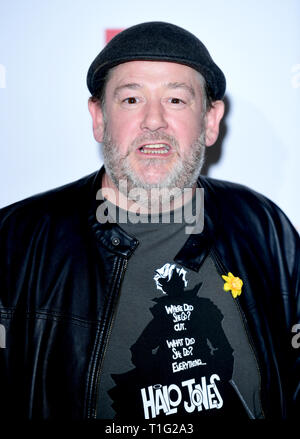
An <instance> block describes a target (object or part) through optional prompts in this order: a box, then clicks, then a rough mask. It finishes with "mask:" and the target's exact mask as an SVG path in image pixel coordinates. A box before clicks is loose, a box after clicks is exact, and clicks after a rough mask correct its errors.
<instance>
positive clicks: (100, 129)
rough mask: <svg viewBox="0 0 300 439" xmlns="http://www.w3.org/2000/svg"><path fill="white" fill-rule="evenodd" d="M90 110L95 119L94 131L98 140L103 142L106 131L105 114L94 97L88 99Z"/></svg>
mask: <svg viewBox="0 0 300 439" xmlns="http://www.w3.org/2000/svg"><path fill="white" fill-rule="evenodd" d="M88 106H89V112H90V114H91V116H92V121H93V133H94V137H95V139H96V140H97V142H99V143H101V142H102V140H103V133H104V116H103V111H102V108H101V106H100V104H99V102H98V101H94V100H93V99H92V98H90V99H89V101H88Z"/></svg>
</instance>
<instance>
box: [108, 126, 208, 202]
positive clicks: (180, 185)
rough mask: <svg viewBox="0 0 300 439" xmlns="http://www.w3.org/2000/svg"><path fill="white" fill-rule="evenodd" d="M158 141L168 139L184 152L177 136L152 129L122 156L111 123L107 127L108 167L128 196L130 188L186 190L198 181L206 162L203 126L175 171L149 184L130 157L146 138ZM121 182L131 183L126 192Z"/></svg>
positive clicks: (155, 163) (150, 162) (149, 161)
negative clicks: (110, 126)
mask: <svg viewBox="0 0 300 439" xmlns="http://www.w3.org/2000/svg"><path fill="white" fill-rule="evenodd" d="M157 140H161V141H164V140H165V141H167V142H168V143H169V144H171V146H172V147H173V148H175V150H176V151H177V152H178V151H180V148H179V145H178V142H177V141H176V139H175V138H174V137H172V136H169V135H168V134H165V133H160V132H154V133H151V132H149V133H147V134H144V135H142V136H140V137H138V138H137V139H136V140H135V141H134V142H133V144H132V145H131V148H130V149H129V151H128V153H127V154H126V155H125V156H121V154H120V153H119V148H118V145H117V144H116V143H115V142H114V141H113V139H112V136H111V135H110V133H109V132H108V129H107V126H105V128H104V135H103V142H102V153H103V161H104V167H105V170H106V172H107V174H108V175H109V177H110V178H111V180H112V181H113V183H114V185H115V186H116V187H117V188H118V189H119V191H120V192H122V193H124V195H125V196H127V195H128V192H129V191H131V190H132V189H135V188H139V189H140V188H142V189H144V190H146V191H150V190H151V189H153V188H158V189H168V190H170V191H171V190H173V189H174V188H177V189H179V190H180V191H181V192H183V189H184V188H191V187H193V186H194V184H195V183H196V181H197V178H198V176H199V174H200V171H201V169H202V167H203V164H204V157H205V129H204V128H203V129H202V131H201V133H200V135H199V137H198V138H197V139H196V140H195V141H194V143H193V144H192V147H191V149H190V155H189V156H188V158H186V159H182V158H180V157H179V160H178V162H177V163H176V165H175V166H174V168H173V169H172V171H171V172H170V173H169V174H168V175H167V176H166V177H165V178H164V179H163V180H162V181H160V182H159V183H156V184H148V183H147V182H145V181H143V180H142V179H141V178H140V177H139V176H138V175H137V174H136V173H135V171H134V170H133V169H132V167H131V165H130V160H129V153H130V151H133V150H134V149H135V148H136V147H137V146H138V145H139V144H141V143H142V142H144V141H150V142H151V141H157ZM145 160H146V164H148V165H149V166H157V167H159V166H160V165H161V163H160V161H159V160H158V159H155V158H149V159H145ZM120 181H123V182H124V181H126V182H127V186H126V193H125V192H124V187H123V185H122V184H121V185H120Z"/></svg>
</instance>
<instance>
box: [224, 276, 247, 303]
mask: <svg viewBox="0 0 300 439" xmlns="http://www.w3.org/2000/svg"><path fill="white" fill-rule="evenodd" d="M222 278H223V279H224V280H225V284H224V290H225V291H231V294H232V297H233V298H234V299H235V298H236V297H237V296H239V295H240V294H241V292H242V286H243V281H242V279H240V278H239V277H236V276H233V274H232V273H228V275H227V276H224V275H223V276H222Z"/></svg>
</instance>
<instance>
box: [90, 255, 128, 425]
mask: <svg viewBox="0 0 300 439" xmlns="http://www.w3.org/2000/svg"><path fill="white" fill-rule="evenodd" d="M122 259H123V262H122V265H121V267H120V266H118V270H117V271H116V273H115V279H117V277H118V276H121V279H120V283H119V288H118V290H117V291H116V292H115V297H114V300H113V310H112V311H113V312H112V316H111V318H110V322H109V326H108V329H107V335H106V338H105V346H104V350H103V355H102V358H101V360H100V363H99V366H98V369H97V373H96V379H95V380H94V384H91V387H92V388H93V389H92V390H93V392H92V394H93V395H95V404H94V407H91V416H90V417H91V418H94V419H96V418H97V406H98V390H99V384H100V377H101V372H102V368H103V363H104V358H105V355H106V351H107V347H108V344H109V339H110V336H111V331H112V328H113V324H114V321H115V318H116V311H117V308H118V302H119V298H120V290H121V284H122V281H123V278H124V274H125V271H126V268H127V264H128V260H127V259H124V258H122ZM99 349H100V346H99V342H98V346H97V350H98V352H99ZM88 417H89V416H88Z"/></svg>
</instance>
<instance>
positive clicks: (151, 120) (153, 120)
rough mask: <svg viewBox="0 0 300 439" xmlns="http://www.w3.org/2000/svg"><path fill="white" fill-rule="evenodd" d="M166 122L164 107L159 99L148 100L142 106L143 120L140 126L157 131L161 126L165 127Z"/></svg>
mask: <svg viewBox="0 0 300 439" xmlns="http://www.w3.org/2000/svg"><path fill="white" fill-rule="evenodd" d="M167 126H168V123H167V121H166V118H165V109H164V106H163V104H162V103H161V102H159V101H156V100H155V101H154V100H153V101H149V102H147V104H146V105H145V107H144V113H143V120H142V122H141V128H142V129H143V130H145V129H148V130H150V131H157V130H159V129H161V128H167Z"/></svg>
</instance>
